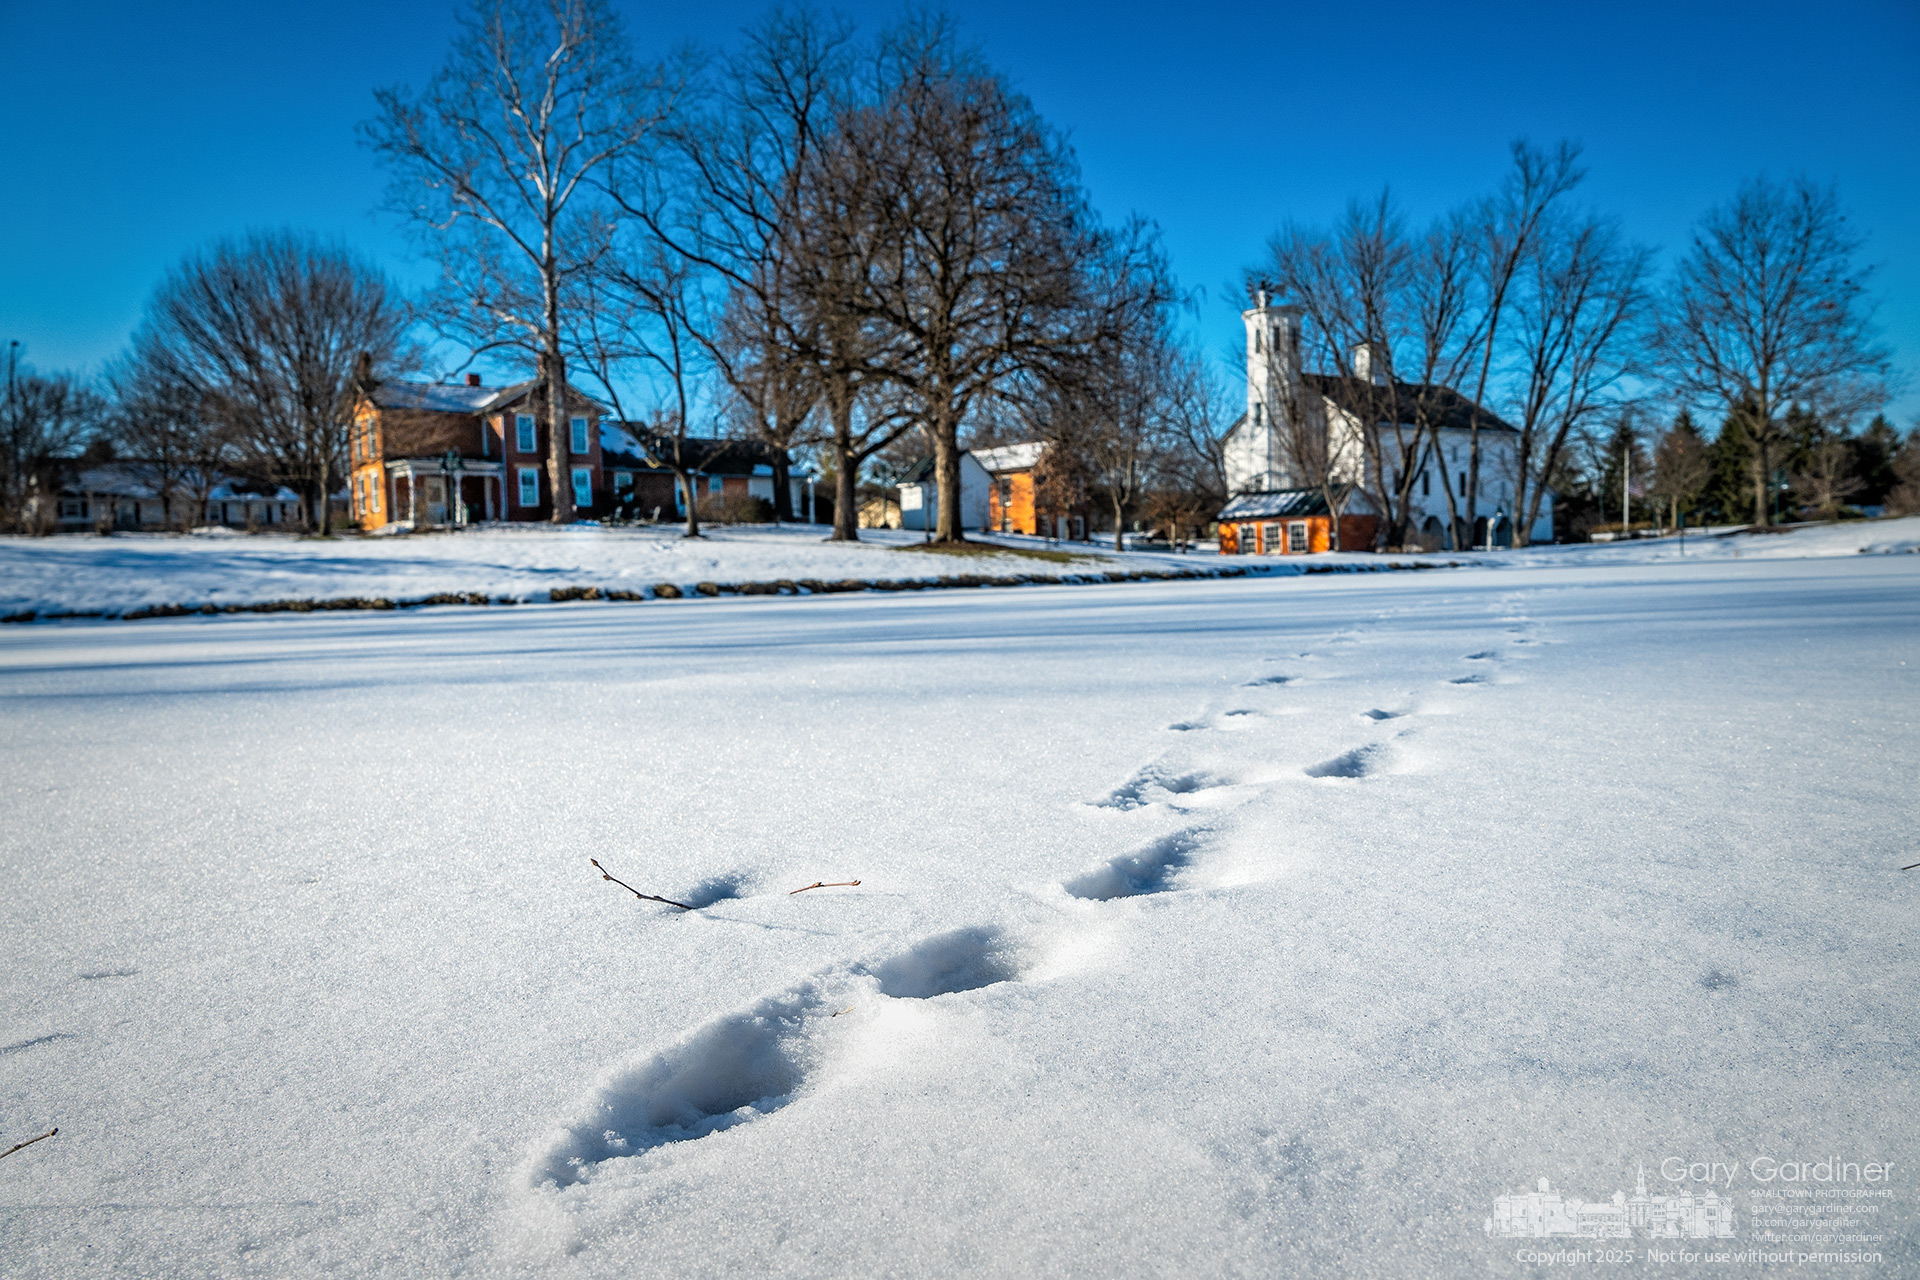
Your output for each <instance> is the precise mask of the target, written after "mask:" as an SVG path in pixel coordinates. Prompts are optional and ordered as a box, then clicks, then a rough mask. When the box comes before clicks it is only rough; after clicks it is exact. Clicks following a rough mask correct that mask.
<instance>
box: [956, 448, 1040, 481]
mask: <svg viewBox="0 0 1920 1280" xmlns="http://www.w3.org/2000/svg"><path fill="white" fill-rule="evenodd" d="M1046 449H1047V444H1046V441H1044V440H1030V441H1028V442H1027V443H1025V444H1008V445H1002V446H1000V447H999V448H998V449H974V450H972V451H971V452H972V453H973V457H974V460H975V461H976V462H978V463H979V464H980V465H981V466H983V467H985V468H986V469H987V470H988V471H990V472H993V473H995V474H998V473H999V472H1002V471H1030V470H1032V469H1033V467H1034V466H1035V465H1036V464H1037V463H1038V462H1039V461H1040V455H1041V454H1042V453H1045V452H1046Z"/></svg>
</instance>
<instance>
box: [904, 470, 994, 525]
mask: <svg viewBox="0 0 1920 1280" xmlns="http://www.w3.org/2000/svg"><path fill="white" fill-rule="evenodd" d="M988 452H993V451H992V450H988ZM992 495H993V477H992V476H991V475H989V474H988V472H987V469H986V468H985V467H984V466H982V465H981V464H980V459H979V458H978V457H977V456H976V455H975V454H974V452H973V451H972V450H964V451H962V452H961V454H960V528H961V530H962V532H964V531H966V530H968V529H973V530H980V529H985V528H988V527H990V525H991V521H992V514H991V513H992V509H993V506H992V503H993V497H992ZM898 514H899V524H897V525H896V526H894V527H896V528H900V529H919V530H925V529H927V528H928V527H929V526H931V527H932V528H935V529H938V528H939V527H940V485H939V482H938V481H937V480H935V479H934V474H933V459H932V458H921V459H919V460H918V461H916V462H915V463H914V464H913V465H912V466H911V467H908V468H907V470H906V473H905V474H904V475H902V476H901V477H900V509H899V513H898Z"/></svg>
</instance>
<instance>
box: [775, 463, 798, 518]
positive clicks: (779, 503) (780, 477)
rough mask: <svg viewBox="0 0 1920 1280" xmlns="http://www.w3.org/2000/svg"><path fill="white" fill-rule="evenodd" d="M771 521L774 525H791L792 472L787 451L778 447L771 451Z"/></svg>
mask: <svg viewBox="0 0 1920 1280" xmlns="http://www.w3.org/2000/svg"><path fill="white" fill-rule="evenodd" d="M773 519H774V522H775V523H776V524H791V523H793V470H792V467H791V466H790V465H789V464H788V462H787V451H786V450H785V449H783V448H781V447H779V446H778V445H775V446H774V450H773Z"/></svg>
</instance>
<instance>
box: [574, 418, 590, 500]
mask: <svg viewBox="0 0 1920 1280" xmlns="http://www.w3.org/2000/svg"><path fill="white" fill-rule="evenodd" d="M575 421H578V422H584V421H585V419H584V418H578V419H575ZM573 505H574V506H576V507H591V506H592V505H593V472H592V471H590V470H588V469H587V468H586V467H575V468H574V469H573Z"/></svg>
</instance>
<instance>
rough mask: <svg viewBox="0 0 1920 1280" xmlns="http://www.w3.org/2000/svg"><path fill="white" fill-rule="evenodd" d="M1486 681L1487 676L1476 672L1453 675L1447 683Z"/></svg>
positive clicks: (1482, 682) (1479, 682)
mask: <svg viewBox="0 0 1920 1280" xmlns="http://www.w3.org/2000/svg"><path fill="white" fill-rule="evenodd" d="M1486 682H1487V678H1486V677H1485V676H1483V675H1479V674H1477V673H1476V674H1474V675H1467V676H1455V677H1454V678H1453V679H1451V680H1449V681H1447V683H1448V684H1485V683H1486Z"/></svg>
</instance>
